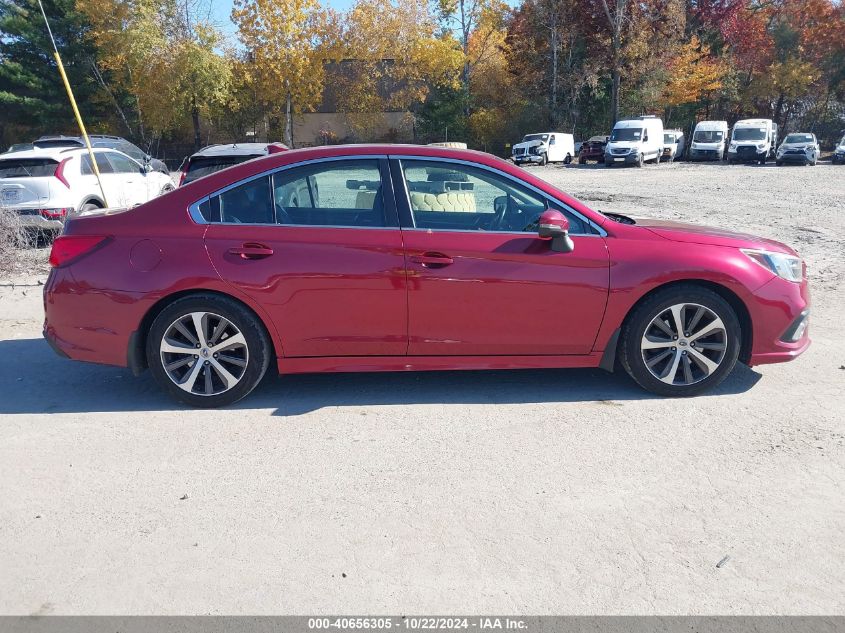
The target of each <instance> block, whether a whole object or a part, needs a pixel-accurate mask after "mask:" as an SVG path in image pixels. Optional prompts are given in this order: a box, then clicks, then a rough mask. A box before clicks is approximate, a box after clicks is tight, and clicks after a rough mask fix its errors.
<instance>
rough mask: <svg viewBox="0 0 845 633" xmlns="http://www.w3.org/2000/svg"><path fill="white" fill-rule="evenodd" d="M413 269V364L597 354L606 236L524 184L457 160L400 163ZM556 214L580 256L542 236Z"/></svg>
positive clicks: (394, 166)
mask: <svg viewBox="0 0 845 633" xmlns="http://www.w3.org/2000/svg"><path fill="white" fill-rule="evenodd" d="M391 171H392V173H393V178H394V188H395V189H396V190H397V191H401V190H402V189H404V192H403V194H404V195H398V194H397V204H398V205H399V210H400V218H401V222H402V227H403V228H402V234H403V239H404V243H405V249H406V255H407V262H408V263H407V266H408V336H409V348H408V353H409V354H410V355H422V356H429V355H461V356H463V355H467V356H477V355H478V356H480V355H540V354H542V355H546V354H553V355H560V354H587V353H589V352H590V351H591V350H592V348H593V343H594V341H595V338H596V335H597V333H598V329H599V326H600V324H601V320H602V317H603V315H604V310H605V306H606V303H607V294H608V287H609V260H608V253H607V248H606V245H605V241H604V239H603V237H602V234H601V233H602V232H601V230H600V229H599V228H598V227H594V226H592V225H591V224H590V223H589V222H588V221H587V220H586V219H585V218H583V217H581V216H579V215H578V214H577V213H575V212H574V211H573V210H571V209H568V208H567V207H566V206H565V205H563V204H561V203H560V202H558V201H554V200H552V199H550V198H548V197H547V196H545V195H544V194H542V193H541V192H539V191H538V190H536V189H533V188H531V187H528V186H527V185H525V184H524V183H522V182H521V181H519V180H517V179H516V178H515V177H513V176H510V175H507V174H505V173H504V172H500V171H498V170H494V169H491V168H486V167H481V166H475V165H470V164H466V163H462V162H457V161H448V160H441V159H437V160H433V159H419V158H409V157H398V158H395V159H392V160H391ZM547 208H554V209H557V210H560V211H562V212H563V213H564V214H565V215H566V216H567V218H568V219H569V221H570V224H571V233H572V239H573V241H574V243H575V250H574V251H573V252H571V253H559V252H555V251H552V250H551V248H550V246H549V243H548V242H547V241H544V240H541V239H539V238H538V236H537V219H538V217H539V215H540V213H542V212H543V211H544V210H546V209H547Z"/></svg>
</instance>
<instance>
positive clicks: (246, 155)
mask: <svg viewBox="0 0 845 633" xmlns="http://www.w3.org/2000/svg"><path fill="white" fill-rule="evenodd" d="M287 149H288V147H287V145H283V144H282V143H232V144H229V145H209V146H208V147H203V148H202V149H201V150H200V151H198V152H197V153H196V154H193V155H191V156H189V157H188V158H186V159H185V160H184V162H183V163H182V167H180V171H181V172H182V176H181V178H180V179H179V186H180V187H181V186H182V185H186V184H188V183H189V182H192V181H194V180H196V179H197V178H202V177H203V176H207V175H208V174H213V173H214V172H216V171H220V170H221V169H226V168H227V167H231V166H232V165H239V164H240V163H244V162H246V161H248V160H252V159H253V158H260V157H261V156H267V155H268V154H275V153H277V152H285V151H287Z"/></svg>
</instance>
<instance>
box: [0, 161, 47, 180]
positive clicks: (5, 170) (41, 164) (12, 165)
mask: <svg viewBox="0 0 845 633" xmlns="http://www.w3.org/2000/svg"><path fill="white" fill-rule="evenodd" d="M58 165H59V163H58V162H57V161H55V160H53V159H51V158H17V159H8V158H7V159H5V160H0V178H38V177H42V176H52V175H53V174H54V173H55V171H56V167H58Z"/></svg>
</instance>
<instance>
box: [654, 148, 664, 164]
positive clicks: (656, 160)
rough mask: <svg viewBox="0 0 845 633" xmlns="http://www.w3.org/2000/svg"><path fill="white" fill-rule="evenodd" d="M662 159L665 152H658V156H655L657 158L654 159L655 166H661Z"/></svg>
mask: <svg viewBox="0 0 845 633" xmlns="http://www.w3.org/2000/svg"><path fill="white" fill-rule="evenodd" d="M661 158H663V152H662V151H658V152H657V156H655V157H654V164H655V165H659V164H660V159H661Z"/></svg>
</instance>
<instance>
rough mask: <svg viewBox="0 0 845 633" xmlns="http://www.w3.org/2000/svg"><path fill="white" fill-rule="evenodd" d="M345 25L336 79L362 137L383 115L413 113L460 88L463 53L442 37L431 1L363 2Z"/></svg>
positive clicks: (341, 104)
mask: <svg viewBox="0 0 845 633" xmlns="http://www.w3.org/2000/svg"><path fill="white" fill-rule="evenodd" d="M339 26H340V29H339V32H338V33H337V35H336V37H337V42H338V43H337V44H336V45H334V46H332V47H331V50H332V54H333V57H334V64H335V65H334V67H333V70H334V73H333V76H332V80H333V83H334V84H335V86H334V91H335V94H336V95H337V105H338V108H339V109H340V110H341V111H342V112H345V113H346V114H347V116H348V119H349V121H350V124H351V125H352V127H353V128H354V129H355V131H356V133H357V134H358V135H359V136H364V137H366V136H368V135H370V134H372V131H373V130H374V129H375V127H376V126H377V125H378V123H379V121H380V119H381V115H382V113H383V112H391V111H392V112H410V111H412V110H414V109H416V108H418V107H419V106H420V105H421V104H422V103H423V102H424V101H425V100H426V98H427V97H428V95H429V94H431V93H432V91H436V90H449V89H452V88H455V87H457V85H458V77H459V73H460V69H461V67H462V64H463V55H462V52H461V49H460V47H459V46H458V43H457V42H456V41H455V39H454V38H453V37H452V36H451V35H450V34H440V33H438V28H437V21H436V18H435V16H434V15H433V14H432V13H431V11H430V10H429V6H428V4H427V2H425V0H402V1H401V2H396V1H394V0H359V1H358V2H357V3H356V4H355V5H354V6H353V7H352V8H351V9H350V10H349V12H348V13H346V14H345V15H343V16H341V19H340V21H339Z"/></svg>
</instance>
